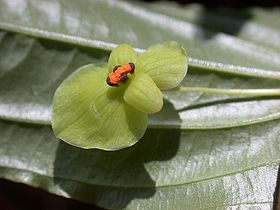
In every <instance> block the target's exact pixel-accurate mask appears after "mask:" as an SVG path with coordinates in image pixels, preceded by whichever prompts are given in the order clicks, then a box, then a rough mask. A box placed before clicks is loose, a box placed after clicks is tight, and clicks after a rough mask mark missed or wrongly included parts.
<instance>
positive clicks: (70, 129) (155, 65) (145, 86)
mask: <svg viewBox="0 0 280 210" xmlns="http://www.w3.org/2000/svg"><path fill="white" fill-rule="evenodd" d="M129 63H130V66H131V67H134V72H133V71H130V72H128V73H125V74H122V77H121V79H120V81H118V82H117V84H111V85H116V86H111V85H108V82H109V84H110V81H108V76H109V75H111V76H110V78H112V82H113V79H114V78H113V77H117V78H118V76H120V74H117V72H115V75H114V74H112V72H113V69H118V72H119V71H120V69H121V68H124V67H122V66H125V65H126V64H129ZM116 66H121V68H117V67H116ZM126 66H127V65H126ZM131 70H132V69H131ZM186 72H187V56H186V52H185V50H184V49H183V48H182V47H181V46H180V45H179V44H178V43H176V42H170V43H166V44H160V45H156V46H153V47H151V48H149V49H148V50H147V51H146V52H145V53H143V54H140V55H137V53H136V52H135V51H134V49H133V48H132V47H130V46H129V45H127V44H121V45H119V46H118V47H117V48H115V49H114V50H113V51H112V52H111V55H110V57H109V62H108V64H106V65H103V66H95V65H93V64H91V65H86V66H83V67H81V68H79V69H78V70H77V71H76V72H74V73H73V74H72V75H70V76H69V77H68V78H67V79H65V81H63V83H62V84H61V85H60V86H59V87H58V89H57V90H56V92H55V95H54V100H53V107H52V128H53V131H54V134H55V135H56V137H58V138H60V139H62V140H64V141H65V142H67V143H69V144H72V145H74V146H77V147H82V148H87V149H88V148H98V149H103V150H118V149H121V148H125V147H129V146H131V145H133V144H135V143H136V142H137V141H138V140H139V139H140V138H141V137H142V136H143V135H144V133H145V130H146V128H147V113H155V112H158V111H160V110H161V108H162V105H163V94H162V92H161V91H160V90H167V89H170V88H174V87H176V86H177V85H178V84H179V83H180V82H181V81H182V80H183V78H184V77H185V75H186ZM114 82H115V81H114Z"/></svg>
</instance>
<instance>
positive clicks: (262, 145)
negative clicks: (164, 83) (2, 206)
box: [0, 121, 280, 209]
mask: <svg viewBox="0 0 280 210" xmlns="http://www.w3.org/2000/svg"><path fill="white" fill-rule="evenodd" d="M279 122H280V121H274V122H270V123H265V124H260V125H254V126H246V127H243V128H232V129H228V130H212V131H210V130H206V131H180V130H162V129H155V130H153V129H151V130H148V131H147V132H146V134H145V136H144V137H143V139H142V140H141V141H140V142H139V143H138V144H136V145H135V146H133V147H131V148H128V149H124V150H121V151H117V152H105V151H100V150H83V149H79V148H75V147H72V146H70V145H67V144H65V143H63V142H62V141H58V140H56V139H55V138H54V136H53V134H52V131H51V128H50V127H48V126H29V125H25V124H17V123H10V122H4V121H2V122H1V123H0V129H1V131H2V132H1V140H0V143H1V148H0V155H1V159H0V166H1V167H0V172H1V173H0V176H1V177H5V178H8V179H12V180H15V181H20V182H25V183H28V184H30V185H33V186H36V187H41V188H45V189H47V190H48V191H50V192H53V193H56V194H59V195H63V196H66V197H72V198H76V199H80V200H82V201H85V202H89V203H94V204H97V205H100V206H102V207H105V208H110V209H115V208H127V209H137V208H138V209H158V208H160V209H207V208H213V209H214V208H218V207H219V208H221V209H223V208H230V207H236V208H238V207H239V208H245V209H246V208H247V207H248V206H251V207H252V205H253V206H255V207H256V208H259V209H269V208H270V207H271V206H272V201H273V192H274V187H275V184H276V176H277V169H278V165H277V164H278V163H279V160H280V157H279V153H280V147H279V143H280V139H279V132H280V127H279ZM26 145H28V147H26Z"/></svg>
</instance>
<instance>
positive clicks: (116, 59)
mask: <svg viewBox="0 0 280 210" xmlns="http://www.w3.org/2000/svg"><path fill="white" fill-rule="evenodd" d="M136 60H137V53H136V52H135V50H134V49H133V48H132V47H131V46H130V45H128V44H120V45H118V46H117V47H116V48H115V49H113V50H112V52H111V54H110V57H109V61H108V64H109V69H108V71H109V72H112V70H113V68H114V67H115V66H117V65H120V66H123V65H124V64H127V63H134V64H135V63H136Z"/></svg>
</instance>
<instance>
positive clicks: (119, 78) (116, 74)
mask: <svg viewBox="0 0 280 210" xmlns="http://www.w3.org/2000/svg"><path fill="white" fill-rule="evenodd" d="M134 69H135V65H134V64H133V63H127V64H124V65H123V66H120V65H117V66H115V67H114V68H113V72H111V73H110V74H109V76H108V77H107V84H108V85H110V86H118V85H119V83H121V82H122V83H125V82H126V80H127V79H128V76H127V75H128V74H133V73H134Z"/></svg>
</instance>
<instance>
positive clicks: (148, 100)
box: [123, 72, 163, 113]
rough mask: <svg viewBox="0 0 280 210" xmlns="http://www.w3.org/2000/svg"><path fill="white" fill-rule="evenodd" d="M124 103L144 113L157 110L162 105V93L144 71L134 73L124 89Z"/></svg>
mask: <svg viewBox="0 0 280 210" xmlns="http://www.w3.org/2000/svg"><path fill="white" fill-rule="evenodd" d="M123 98H124V100H125V102H126V103H128V104H130V105H131V106H132V107H134V108H135V109H137V110H139V111H142V112H145V113H155V112H159V111H160V110H161V108H162V106H163V94H162V93H161V91H160V89H158V87H157V85H156V84H155V82H154V81H153V79H152V78H151V77H150V76H149V75H148V74H146V73H142V72H140V73H136V75H135V77H134V78H133V79H132V81H131V82H130V84H129V85H128V86H127V88H126V90H125V91H124V95H123Z"/></svg>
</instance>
